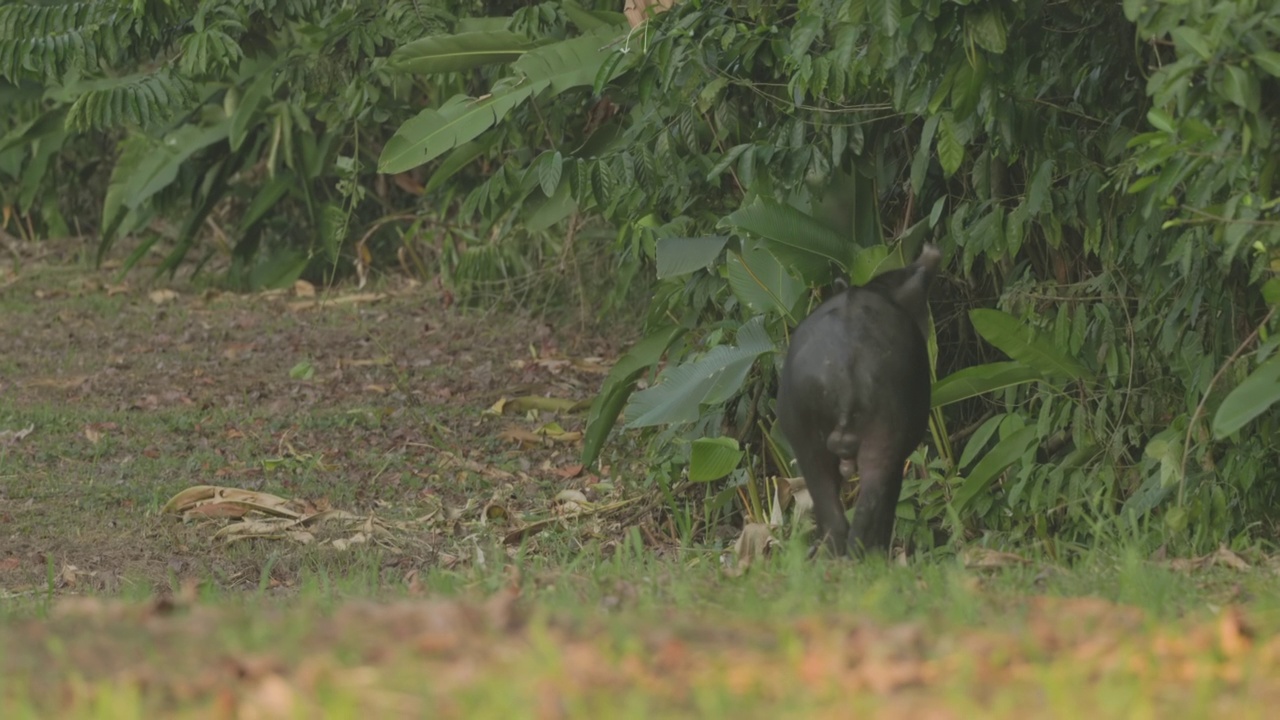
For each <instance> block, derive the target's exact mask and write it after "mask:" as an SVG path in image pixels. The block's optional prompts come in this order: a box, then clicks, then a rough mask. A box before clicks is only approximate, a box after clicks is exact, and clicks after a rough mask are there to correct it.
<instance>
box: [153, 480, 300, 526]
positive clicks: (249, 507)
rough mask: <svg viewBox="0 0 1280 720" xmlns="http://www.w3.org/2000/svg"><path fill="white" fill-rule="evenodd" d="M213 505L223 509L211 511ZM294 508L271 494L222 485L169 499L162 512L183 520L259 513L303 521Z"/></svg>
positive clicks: (199, 489) (189, 491)
mask: <svg viewBox="0 0 1280 720" xmlns="http://www.w3.org/2000/svg"><path fill="white" fill-rule="evenodd" d="M211 505H218V506H223V507H218V508H211V507H208V506H211ZM291 506H292V503H291V501H289V500H286V499H284V498H282V497H280V496H278V495H271V494H269V493H263V492H255V491H253V490H241V489H240V488H233V487H221V486H218V485H196V486H195V487H189V488H187V489H186V490H183V491H182V492H180V493H178V494H177V495H174V496H173V497H171V498H169V502H167V503H165V504H164V507H163V508H161V509H160V512H162V513H173V514H175V515H183V516H187V515H205V516H210V517H239V516H241V515H244V514H246V513H248V512H251V511H257V512H260V513H263V514H266V515H273V516H275V517H282V518H290V519H294V520H296V519H298V518H300V517H302V513H301V512H300V511H298V510H296V509H294V508H293V507H291Z"/></svg>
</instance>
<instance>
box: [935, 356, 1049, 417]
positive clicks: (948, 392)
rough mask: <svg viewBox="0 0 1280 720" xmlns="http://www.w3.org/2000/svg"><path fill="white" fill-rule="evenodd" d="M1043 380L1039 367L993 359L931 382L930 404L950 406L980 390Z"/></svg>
mask: <svg viewBox="0 0 1280 720" xmlns="http://www.w3.org/2000/svg"><path fill="white" fill-rule="evenodd" d="M1043 379H1044V376H1043V375H1041V374H1040V371H1039V370H1036V369H1035V368H1033V367H1027V366H1026V365H1023V364H1022V363H1020V362H996V363H987V364H986V365H976V366H974V367H967V368H965V369H963V370H957V371H956V372H953V373H951V374H950V375H948V376H946V377H944V378H942V379H941V380H939V381H938V382H936V383H934V384H933V400H932V402H933V407H942V406H943V405H950V404H951V403H953V402H960V401H961V400H966V399H968V398H971V397H977V396H978V395H982V394H983V393H989V392H992V391H994V390H1003V389H1004V388H1007V387H1012V386H1014V385H1021V384H1022V383H1027V382H1033V381H1035V380H1043Z"/></svg>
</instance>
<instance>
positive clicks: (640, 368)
mask: <svg viewBox="0 0 1280 720" xmlns="http://www.w3.org/2000/svg"><path fill="white" fill-rule="evenodd" d="M683 333H684V328H681V327H679V326H675V325H672V326H670V327H665V328H661V329H660V330H657V331H655V332H654V333H652V334H651V335H649V337H646V338H645V339H643V340H641V341H640V342H638V343H636V344H635V345H633V346H631V349H630V350H629V351H627V354H626V355H623V356H622V357H621V358H620V359H619V360H618V362H617V363H615V364H614V366H613V369H611V370H610V371H609V374H608V376H606V377H605V379H604V385H603V386H601V388H600V392H599V394H597V395H596V397H595V399H594V400H592V401H591V409H590V410H589V411H588V412H587V431H586V433H585V434H584V435H583V436H582V464H583V465H591V463H593V462H595V461H596V458H598V457H600V449H601V448H602V447H604V441H605V438H607V437H609V431H610V430H612V429H613V424H614V423H615V422H617V420H618V413H619V412H621V411H622V406H623V405H624V404H625V403H626V402H627V398H628V397H630V396H631V391H632V390H634V389H635V386H636V378H638V377H640V373H642V372H644V371H645V370H647V369H649V368H650V367H653V366H654V365H655V364H657V362H658V361H659V360H661V359H662V354H663V353H665V352H666V351H667V348H668V347H670V346H671V343H673V342H675V339H676V338H677V337H679V336H680V335H682V334H683Z"/></svg>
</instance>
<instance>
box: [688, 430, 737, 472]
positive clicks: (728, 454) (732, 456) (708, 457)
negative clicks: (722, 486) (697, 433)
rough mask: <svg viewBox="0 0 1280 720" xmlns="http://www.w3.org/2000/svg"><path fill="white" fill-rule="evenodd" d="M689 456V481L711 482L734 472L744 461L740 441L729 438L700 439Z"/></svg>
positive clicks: (694, 443) (695, 441) (694, 444)
mask: <svg viewBox="0 0 1280 720" xmlns="http://www.w3.org/2000/svg"><path fill="white" fill-rule="evenodd" d="M691 445H692V451H691V453H690V455H689V481H690V482H711V481H712V480H719V479H720V478H722V477H724V476H725V475H728V474H729V473H731V472H733V469H734V468H736V467H738V463H739V462H741V461H742V455H743V453H742V450H741V449H739V448H738V441H737V440H734V439H733V438H729V437H717V438H698V439H697V440H694V441H693V443H692V444H691Z"/></svg>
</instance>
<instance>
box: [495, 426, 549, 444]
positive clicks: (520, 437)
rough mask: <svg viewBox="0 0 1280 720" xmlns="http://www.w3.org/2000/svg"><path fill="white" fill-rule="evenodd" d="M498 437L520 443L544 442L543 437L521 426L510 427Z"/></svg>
mask: <svg viewBox="0 0 1280 720" xmlns="http://www.w3.org/2000/svg"><path fill="white" fill-rule="evenodd" d="M498 437H499V438H501V439H503V440H509V441H512V442H516V443H519V444H520V445H541V444H542V437H540V436H539V435H537V434H535V433H532V432H529V431H528V430H525V429H524V428H520V427H509V428H507V429H506V430H503V431H502V432H501V433H499V434H498Z"/></svg>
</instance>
